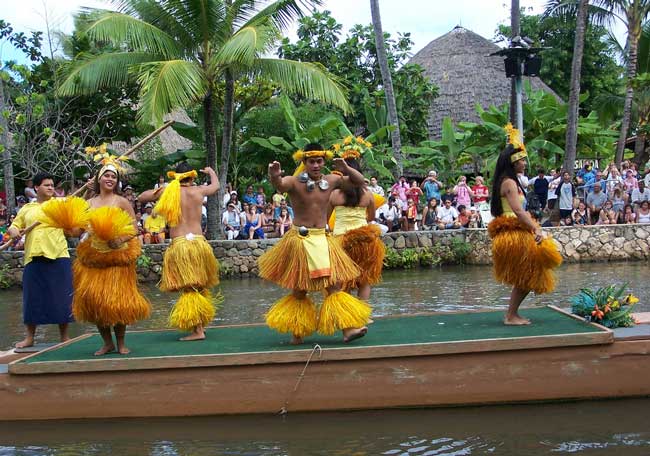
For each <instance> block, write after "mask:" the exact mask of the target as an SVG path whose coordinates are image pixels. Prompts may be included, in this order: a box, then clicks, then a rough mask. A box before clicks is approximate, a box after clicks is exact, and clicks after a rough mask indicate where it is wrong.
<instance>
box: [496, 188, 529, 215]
mask: <svg viewBox="0 0 650 456" xmlns="http://www.w3.org/2000/svg"><path fill="white" fill-rule="evenodd" d="M525 199H526V197H525V196H524V195H522V194H521V193H519V202H520V203H521V204H523V203H524V200H525ZM501 207H503V215H505V216H506V217H516V216H517V215H516V214H515V213H514V211H513V210H512V208H511V207H510V203H508V198H506V197H504V196H502V197H501Z"/></svg>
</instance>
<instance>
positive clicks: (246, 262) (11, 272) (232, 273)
mask: <svg viewBox="0 0 650 456" xmlns="http://www.w3.org/2000/svg"><path fill="white" fill-rule="evenodd" d="M546 232H547V233H548V234H549V235H550V236H552V237H553V238H554V239H555V240H556V241H557V242H558V244H559V246H560V248H561V251H562V256H563V257H564V259H565V261H567V262H571V263H577V262H590V261H621V260H623V261H624V260H648V259H650V225H612V226H608V225H602V226H586V227H558V228H548V229H546ZM454 238H457V239H460V240H462V241H465V242H469V243H470V244H472V250H471V252H470V254H469V257H468V258H467V259H466V263H468V264H491V262H492V255H491V251H490V241H489V238H488V235H487V230H485V229H476V230H449V231H412V232H398V233H389V234H387V235H386V236H384V238H383V239H384V242H385V243H386V245H387V246H388V247H391V248H393V249H395V250H397V251H402V250H404V249H409V248H411V249H416V250H418V251H420V250H423V249H426V248H429V247H431V246H433V245H434V244H437V243H439V244H442V245H450V244H451V243H452V239H454ZM276 242H278V239H269V240H254V241H211V244H212V246H213V248H214V253H215V255H216V257H217V258H218V259H219V263H220V264H221V273H222V274H221V275H222V277H247V276H250V275H257V258H258V257H259V256H260V255H262V254H263V253H264V252H265V251H266V250H267V249H269V248H270V247H271V246H273V245H274V244H275V243H276ZM165 248H166V245H148V246H145V247H144V248H143V251H144V253H146V257H141V259H140V261H139V265H138V277H139V279H140V280H141V281H151V282H153V281H158V280H159V278H160V271H161V269H162V258H163V253H164V250H165ZM70 252H71V256H73V257H74V253H75V251H74V249H71V250H70ZM5 265H6V266H5ZM0 268H3V269H0V274H3V275H5V276H6V275H8V276H9V277H10V279H11V281H12V282H14V283H20V282H21V281H22V252H2V253H0Z"/></svg>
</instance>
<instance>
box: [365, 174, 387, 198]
mask: <svg viewBox="0 0 650 456" xmlns="http://www.w3.org/2000/svg"><path fill="white" fill-rule="evenodd" d="M368 190H370V191H371V192H372V193H374V194H375V195H379V196H385V193H384V189H383V188H382V187H381V186H380V185H379V184H378V183H377V178H376V177H371V178H370V184H369V185H368Z"/></svg>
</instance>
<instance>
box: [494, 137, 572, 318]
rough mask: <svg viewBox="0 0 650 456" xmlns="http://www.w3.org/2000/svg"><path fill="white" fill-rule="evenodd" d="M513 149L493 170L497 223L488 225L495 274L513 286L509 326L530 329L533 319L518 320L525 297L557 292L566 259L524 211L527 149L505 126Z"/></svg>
mask: <svg viewBox="0 0 650 456" xmlns="http://www.w3.org/2000/svg"><path fill="white" fill-rule="evenodd" d="M506 132H507V133H508V134H509V136H510V144H508V145H507V146H506V148H505V149H504V150H503V152H501V154H500V155H499V158H498V160H497V164H496V169H495V171H494V183H493V188H492V195H493V197H492V201H491V212H492V215H493V216H494V217H495V219H494V220H493V221H492V222H490V224H489V225H488V233H489V235H490V237H491V238H492V257H493V262H494V273H495V276H496V279H497V280H498V281H499V282H502V283H507V284H509V285H512V293H511V294H510V302H509V304H508V311H507V313H506V316H505V319H504V323H505V324H506V325H528V324H530V320H528V319H527V318H524V317H522V316H521V315H519V313H518V311H519V306H520V305H521V302H522V301H523V300H524V298H525V297H526V296H527V295H528V293H530V291H531V290H532V291H534V292H535V293H538V294H539V293H548V292H549V291H552V290H553V289H554V288H555V278H554V276H553V272H552V269H553V268H555V267H557V266H559V265H560V263H561V262H562V257H561V256H560V253H559V252H558V250H557V248H556V246H555V244H554V243H553V240H552V239H546V237H545V236H544V234H543V233H542V229H541V228H540V227H539V225H538V224H537V223H535V222H534V221H533V219H532V217H531V216H530V214H528V212H526V211H525V210H524V209H523V207H522V202H523V201H524V194H525V191H524V188H523V187H522V186H521V184H520V183H519V179H517V175H518V174H519V173H522V172H524V170H525V169H526V157H527V154H526V148H525V146H524V145H523V144H522V143H521V142H520V141H519V132H518V131H517V130H516V129H514V128H512V125H508V126H506Z"/></svg>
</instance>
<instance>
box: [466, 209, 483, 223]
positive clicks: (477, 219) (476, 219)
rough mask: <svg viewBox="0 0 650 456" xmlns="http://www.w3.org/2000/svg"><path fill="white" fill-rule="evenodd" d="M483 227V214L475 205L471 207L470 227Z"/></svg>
mask: <svg viewBox="0 0 650 456" xmlns="http://www.w3.org/2000/svg"><path fill="white" fill-rule="evenodd" d="M480 227H481V214H479V213H478V210H476V208H475V207H474V206H472V207H470V208H469V225H468V228H480Z"/></svg>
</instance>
